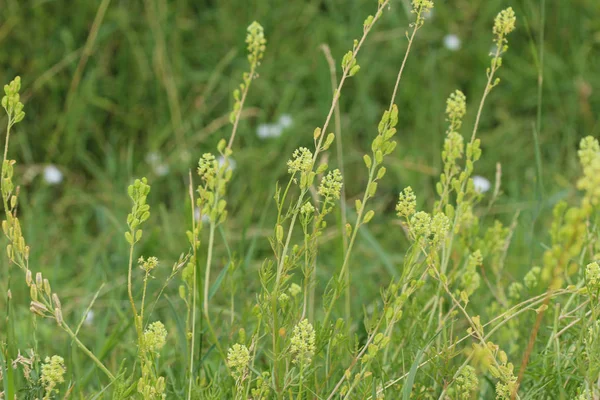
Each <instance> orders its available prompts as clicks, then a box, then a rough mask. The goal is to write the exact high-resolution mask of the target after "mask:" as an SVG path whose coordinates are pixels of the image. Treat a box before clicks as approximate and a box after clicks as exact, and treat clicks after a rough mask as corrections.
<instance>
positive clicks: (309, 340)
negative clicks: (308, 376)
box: [290, 319, 315, 364]
mask: <svg viewBox="0 0 600 400" xmlns="http://www.w3.org/2000/svg"><path fill="white" fill-rule="evenodd" d="M290 351H291V353H292V354H294V363H300V364H303V363H305V364H310V362H311V361H312V357H313V355H314V354H315V330H314V328H313V326H312V325H311V323H310V322H308V320H307V319H304V320H302V321H300V322H299V323H298V325H296V326H295V327H294V335H293V336H292V339H291V346H290Z"/></svg>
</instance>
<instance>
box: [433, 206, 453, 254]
mask: <svg viewBox="0 0 600 400" xmlns="http://www.w3.org/2000/svg"><path fill="white" fill-rule="evenodd" d="M449 230H450V219H448V217H447V216H446V215H445V214H444V213H443V212H438V213H436V214H435V215H434V216H433V219H432V220H431V238H430V242H431V245H432V246H437V245H438V244H440V243H442V242H443V241H444V240H445V239H446V235H447V234H448V231H449Z"/></svg>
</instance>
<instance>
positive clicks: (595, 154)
mask: <svg viewBox="0 0 600 400" xmlns="http://www.w3.org/2000/svg"><path fill="white" fill-rule="evenodd" d="M578 154H579V160H580V163H581V167H582V168H583V177H582V178H581V179H579V181H578V182H577V187H578V188H579V189H580V190H583V191H584V192H585V197H584V199H583V202H582V204H583V207H584V208H586V209H589V208H590V207H594V208H595V207H598V206H599V205H600V145H599V144H598V140H597V139H595V138H593V137H591V136H588V137H586V138H583V139H582V140H581V143H580V147H579V152H578Z"/></svg>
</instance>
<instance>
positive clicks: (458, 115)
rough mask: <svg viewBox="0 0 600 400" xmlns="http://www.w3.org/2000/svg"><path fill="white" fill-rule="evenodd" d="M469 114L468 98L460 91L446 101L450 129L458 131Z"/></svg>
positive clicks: (452, 94)
mask: <svg viewBox="0 0 600 400" xmlns="http://www.w3.org/2000/svg"><path fill="white" fill-rule="evenodd" d="M466 113H467V98H466V96H465V95H464V94H463V92H461V91H460V90H456V91H454V92H453V93H451V94H450V96H449V97H448V99H447V100H446V115H447V117H448V121H450V129H451V130H454V129H458V128H460V126H461V124H462V119H463V117H464V116H465V114H466Z"/></svg>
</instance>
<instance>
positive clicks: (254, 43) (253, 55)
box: [246, 21, 267, 64]
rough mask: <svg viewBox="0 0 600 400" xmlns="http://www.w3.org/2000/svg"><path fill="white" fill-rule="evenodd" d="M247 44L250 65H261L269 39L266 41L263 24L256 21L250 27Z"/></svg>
mask: <svg viewBox="0 0 600 400" xmlns="http://www.w3.org/2000/svg"><path fill="white" fill-rule="evenodd" d="M246 43H247V44H248V53H249V54H248V61H249V62H250V64H254V63H259V61H260V60H261V59H262V58H263V55H264V53H265V50H266V48H267V46H266V44H267V39H265V33H264V30H263V27H262V25H261V24H259V23H258V22H256V21H254V22H252V23H251V24H250V25H249V26H248V35H247V36H246Z"/></svg>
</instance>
